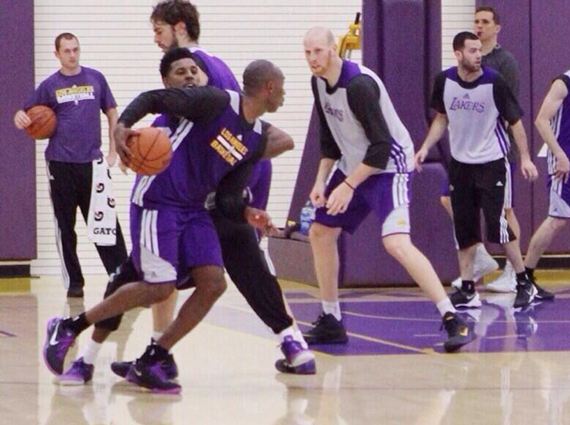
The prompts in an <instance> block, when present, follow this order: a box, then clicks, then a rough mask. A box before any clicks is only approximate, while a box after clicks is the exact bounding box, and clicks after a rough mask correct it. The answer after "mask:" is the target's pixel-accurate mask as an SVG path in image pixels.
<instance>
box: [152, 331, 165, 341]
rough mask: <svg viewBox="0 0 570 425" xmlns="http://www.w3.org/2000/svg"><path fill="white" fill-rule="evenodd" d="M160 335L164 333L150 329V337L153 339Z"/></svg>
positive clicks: (156, 339)
mask: <svg viewBox="0 0 570 425" xmlns="http://www.w3.org/2000/svg"><path fill="white" fill-rule="evenodd" d="M162 335H164V332H158V331H152V339H154V340H155V341H158V340H159V339H160V337H161V336H162Z"/></svg>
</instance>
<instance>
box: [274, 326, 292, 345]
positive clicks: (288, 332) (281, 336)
mask: <svg viewBox="0 0 570 425" xmlns="http://www.w3.org/2000/svg"><path fill="white" fill-rule="evenodd" d="M277 335H278V336H279V340H280V341H281V342H282V343H283V342H285V338H286V337H288V336H290V337H291V338H293V339H297V338H296V335H295V329H293V326H289V327H288V328H287V329H283V330H282V331H281V332H279V333H278V334H277Z"/></svg>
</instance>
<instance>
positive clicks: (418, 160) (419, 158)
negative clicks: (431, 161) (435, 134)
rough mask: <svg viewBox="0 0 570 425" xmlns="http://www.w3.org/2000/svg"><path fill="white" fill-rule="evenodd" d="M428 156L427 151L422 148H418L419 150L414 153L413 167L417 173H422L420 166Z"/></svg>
mask: <svg viewBox="0 0 570 425" xmlns="http://www.w3.org/2000/svg"><path fill="white" fill-rule="evenodd" d="M427 155H428V151H427V149H424V148H423V147H422V148H420V150H419V151H418V152H417V153H416V156H415V157H414V166H415V169H416V170H418V171H420V172H421V171H422V164H423V163H424V161H425V160H426V158H427Z"/></svg>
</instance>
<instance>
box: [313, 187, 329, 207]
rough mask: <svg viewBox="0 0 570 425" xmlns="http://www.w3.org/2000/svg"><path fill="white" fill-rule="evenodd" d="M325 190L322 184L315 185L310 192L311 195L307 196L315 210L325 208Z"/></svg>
mask: <svg viewBox="0 0 570 425" xmlns="http://www.w3.org/2000/svg"><path fill="white" fill-rule="evenodd" d="M325 189H326V186H325V184H324V183H315V185H314V186H313V190H311V193H310V194H309V199H310V200H311V203H312V204H313V206H314V207H315V208H321V207H324V206H325V204H326V202H327V198H326V197H325Z"/></svg>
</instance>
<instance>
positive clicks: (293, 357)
mask: <svg viewBox="0 0 570 425" xmlns="http://www.w3.org/2000/svg"><path fill="white" fill-rule="evenodd" d="M281 352H282V353H283V354H284V355H285V358H284V359H280V360H277V362H276V363H275V368H276V369H277V370H278V371H279V372H281V373H290V374H296V375H314V374H315V373H316V365H315V355H314V354H313V353H312V352H311V351H310V350H308V349H306V348H303V345H302V344H301V343H300V342H299V341H296V340H295V339H293V337H292V336H286V337H285V340H284V341H283V343H282V344H281Z"/></svg>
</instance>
